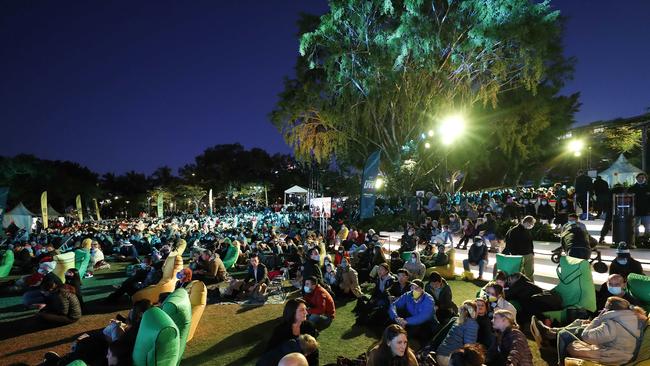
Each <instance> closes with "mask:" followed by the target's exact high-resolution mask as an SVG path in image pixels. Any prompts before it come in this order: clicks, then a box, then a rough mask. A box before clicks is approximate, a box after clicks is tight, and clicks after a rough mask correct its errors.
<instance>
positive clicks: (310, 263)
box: [302, 258, 325, 285]
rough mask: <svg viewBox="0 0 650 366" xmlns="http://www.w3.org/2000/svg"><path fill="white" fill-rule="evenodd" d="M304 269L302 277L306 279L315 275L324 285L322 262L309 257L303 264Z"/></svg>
mask: <svg viewBox="0 0 650 366" xmlns="http://www.w3.org/2000/svg"><path fill="white" fill-rule="evenodd" d="M303 267H304V269H303V271H302V278H303V280H306V279H307V278H309V277H311V276H314V277H316V279H317V280H318V283H319V284H321V285H324V284H325V283H324V282H323V271H321V269H320V263H319V262H317V261H315V260H313V259H311V258H309V259H307V261H306V262H305V264H304V265H303Z"/></svg>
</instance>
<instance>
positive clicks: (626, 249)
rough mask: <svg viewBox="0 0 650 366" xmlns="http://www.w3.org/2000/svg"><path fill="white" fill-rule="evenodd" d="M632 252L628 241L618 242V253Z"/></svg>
mask: <svg viewBox="0 0 650 366" xmlns="http://www.w3.org/2000/svg"><path fill="white" fill-rule="evenodd" d="M623 253H630V249H629V247H628V246H627V243H626V242H624V241H622V242H619V243H618V248H616V254H623Z"/></svg>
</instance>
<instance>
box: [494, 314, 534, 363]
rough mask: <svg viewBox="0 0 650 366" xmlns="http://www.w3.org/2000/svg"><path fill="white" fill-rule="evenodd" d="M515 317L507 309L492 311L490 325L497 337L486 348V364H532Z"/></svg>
mask: <svg viewBox="0 0 650 366" xmlns="http://www.w3.org/2000/svg"><path fill="white" fill-rule="evenodd" d="M515 319H516V317H515V314H513V313H511V312H510V311H508V310H503V309H501V310H497V311H495V312H494V318H493V319H492V326H493V327H494V330H495V331H496V332H497V337H496V341H495V342H494V343H493V344H492V346H491V347H490V349H489V350H488V365H490V366H492V365H494V366H506V365H508V366H509V365H520V366H533V354H532V353H531V351H530V347H529V346H528V341H527V340H526V336H525V335H524V333H522V332H521V331H520V330H519V325H518V324H517V321H516V320H515Z"/></svg>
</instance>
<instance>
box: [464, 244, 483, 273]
mask: <svg viewBox="0 0 650 366" xmlns="http://www.w3.org/2000/svg"><path fill="white" fill-rule="evenodd" d="M487 264H488V248H487V246H486V245H485V242H484V241H483V238H482V237H480V236H475V237H474V242H473V243H472V245H471V246H470V247H469V250H468V251H467V259H463V269H464V270H465V277H466V278H471V277H472V276H470V275H469V273H471V272H470V270H469V266H470V265H472V266H478V279H479V280H482V279H483V271H484V270H485V266H487Z"/></svg>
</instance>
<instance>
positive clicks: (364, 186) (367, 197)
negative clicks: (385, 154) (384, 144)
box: [360, 150, 381, 220]
mask: <svg viewBox="0 0 650 366" xmlns="http://www.w3.org/2000/svg"><path fill="white" fill-rule="evenodd" d="M380 157H381V151H379V150H377V151H375V152H374V153H372V154H371V155H370V156H369V157H368V160H366V166H365V167H364V168H363V176H362V178H361V208H360V218H361V219H362V220H363V219H367V218H369V217H373V216H374V215H375V200H376V198H377V197H376V196H375V190H376V188H375V181H376V180H377V174H379V158H380Z"/></svg>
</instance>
